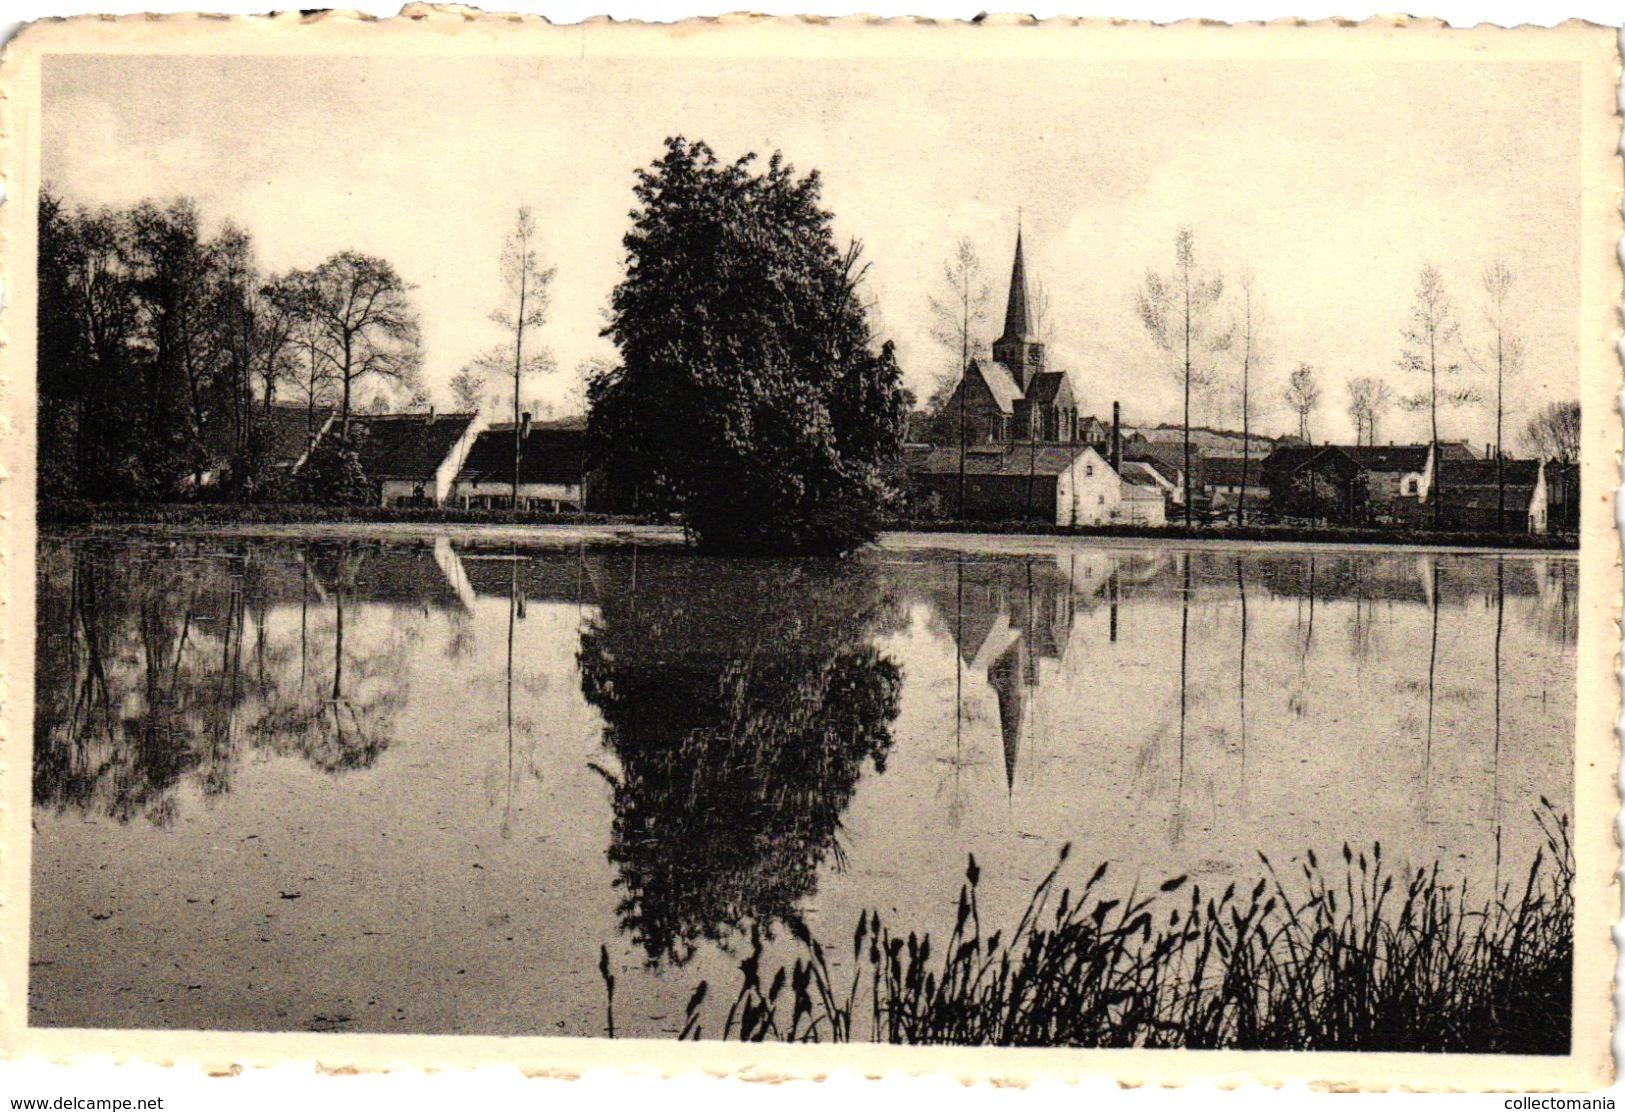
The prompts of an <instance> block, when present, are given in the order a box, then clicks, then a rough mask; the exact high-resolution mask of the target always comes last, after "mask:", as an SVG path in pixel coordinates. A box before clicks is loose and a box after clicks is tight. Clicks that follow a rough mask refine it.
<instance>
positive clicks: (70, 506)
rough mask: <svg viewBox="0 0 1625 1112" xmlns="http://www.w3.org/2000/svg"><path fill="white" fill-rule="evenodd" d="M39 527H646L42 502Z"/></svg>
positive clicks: (591, 517)
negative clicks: (349, 525) (359, 525)
mask: <svg viewBox="0 0 1625 1112" xmlns="http://www.w3.org/2000/svg"><path fill="white" fill-rule="evenodd" d="M39 523H40V524H41V525H174V526H187V527H194V528H195V527H207V526H228V525H346V524H361V525H380V524H384V525H648V524H656V523H657V522H656V521H655V519H653V518H650V517H639V516H635V515H624V514H593V513H580V512H564V513H544V512H541V511H536V510H478V509H471V510H464V509H458V508H455V507H451V506H311V505H305V504H303V503H267V504H250V503H242V502H167V503H156V502H129V503H126V502H46V503H41V504H40V507H39Z"/></svg>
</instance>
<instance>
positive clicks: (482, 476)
mask: <svg viewBox="0 0 1625 1112" xmlns="http://www.w3.org/2000/svg"><path fill="white" fill-rule="evenodd" d="M586 454H587V434H586V431H585V430H583V429H566V428H541V429H539V428H536V427H535V426H532V427H531V430H530V434H529V435H528V436H526V437H525V439H524V441H523V447H522V449H521V455H520V458H519V481H520V482H521V483H556V484H570V483H579V482H580V481H581V476H582V474H583V472H584V471H585V470H586V468H585V466H584V464H583V462H582V461H583V460H584V459H585V458H586ZM457 481H458V482H459V483H507V482H512V481H513V423H512V422H511V421H510V422H508V423H507V424H504V425H492V426H491V427H490V428H488V429H486V430H485V431H484V432H482V433H480V435H479V436H478V437H476V438H475V440H474V446H473V447H472V448H470V449H469V450H468V458H467V459H466V460H464V461H463V469H462V470H461V471H459V472H457Z"/></svg>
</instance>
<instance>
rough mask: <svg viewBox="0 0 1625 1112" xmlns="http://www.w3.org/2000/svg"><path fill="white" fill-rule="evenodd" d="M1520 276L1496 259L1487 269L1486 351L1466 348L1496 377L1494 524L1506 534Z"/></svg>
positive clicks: (1519, 354)
mask: <svg viewBox="0 0 1625 1112" xmlns="http://www.w3.org/2000/svg"><path fill="white" fill-rule="evenodd" d="M1517 280H1518V276H1517V275H1516V274H1515V273H1513V271H1512V268H1511V267H1509V266H1507V264H1506V262H1505V261H1504V260H1501V259H1497V260H1495V261H1494V262H1492V263H1490V264H1489V265H1488V266H1486V267H1485V268H1484V273H1483V275H1482V277H1481V282H1482V285H1483V288H1484V324H1485V331H1486V336H1487V347H1486V350H1485V351H1484V352H1483V353H1482V354H1481V355H1480V354H1475V353H1474V352H1473V350H1472V348H1470V347H1466V348H1465V350H1466V352H1467V358H1468V359H1470V360H1471V361H1472V363H1473V366H1475V367H1477V368H1478V369H1479V370H1480V371H1484V372H1486V373H1488V372H1490V371H1493V372H1494V373H1495V522H1496V526H1497V527H1498V528H1499V529H1501V530H1502V531H1503V532H1505V531H1506V500H1507V487H1506V467H1505V462H1504V459H1503V456H1504V453H1503V451H1502V448H1501V424H1502V421H1503V419H1504V417H1505V414H1506V380H1507V376H1508V375H1516V374H1517V373H1518V371H1519V370H1521V369H1522V368H1523V337H1521V336H1519V335H1517V334H1516V333H1514V332H1513V330H1512V322H1511V320H1510V319H1509V316H1508V309H1507V302H1508V300H1509V299H1510V298H1511V296H1512V287H1513V286H1514V285H1515V284H1516V283H1517ZM1464 347H1465V345H1464Z"/></svg>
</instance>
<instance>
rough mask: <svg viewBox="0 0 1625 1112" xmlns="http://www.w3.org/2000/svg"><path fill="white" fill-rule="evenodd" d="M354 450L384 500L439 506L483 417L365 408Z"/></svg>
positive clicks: (355, 420) (355, 422) (356, 424)
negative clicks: (382, 411)
mask: <svg viewBox="0 0 1625 1112" xmlns="http://www.w3.org/2000/svg"><path fill="white" fill-rule="evenodd" d="M350 425H351V427H352V428H356V429H359V430H360V431H361V436H360V446H359V449H358V454H359V455H360V459H361V468H362V470H363V471H365V472H366V474H367V477H368V478H369V479H371V480H372V481H373V482H374V483H377V484H378V493H379V504H380V505H384V506H444V505H446V502H447V499H448V498H449V497H450V495H451V488H452V484H453V482H454V481H455V480H456V478H457V474H458V472H459V471H461V470H462V467H463V463H464V461H465V460H466V459H467V458H468V453H469V451H470V450H471V449H472V448H473V446H474V441H475V440H476V439H477V438H478V436H479V434H480V433H481V432H482V431H483V430H484V429H485V421H484V419H483V418H481V417H480V416H479V415H478V414H474V413H441V414H436V413H435V411H434V410H432V409H431V410H429V412H427V413H388V414H366V415H363V416H353V417H351V418H350Z"/></svg>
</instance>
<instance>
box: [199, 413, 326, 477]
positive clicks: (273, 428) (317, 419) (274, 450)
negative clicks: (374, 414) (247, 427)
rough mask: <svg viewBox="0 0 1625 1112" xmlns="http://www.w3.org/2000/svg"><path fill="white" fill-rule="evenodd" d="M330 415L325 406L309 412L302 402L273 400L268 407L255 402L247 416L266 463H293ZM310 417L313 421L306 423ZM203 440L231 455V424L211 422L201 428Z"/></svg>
mask: <svg viewBox="0 0 1625 1112" xmlns="http://www.w3.org/2000/svg"><path fill="white" fill-rule="evenodd" d="M332 416H333V410H332V408H331V407H328V406H317V407H316V410H315V413H314V415H312V414H310V413H308V412H307V411H306V409H305V407H304V406H302V405H288V404H286V403H282V402H272V403H271V404H270V405H269V406H267V405H265V404H263V403H262V402H254V403H252V405H251V407H250V409H249V414H248V419H249V422H250V424H251V427H252V428H253V430H254V431H255V433H256V434H257V435H258V437H259V447H260V451H261V452H262V453H263V456H264V458H265V460H266V461H267V462H271V463H293V462H295V461H296V460H298V459H299V458H300V457H301V456H303V455H304V454H305V452H306V451H307V450H308V449H309V448H310V445H311V442H312V441H313V440H314V439H315V437H316V436H318V435H320V433H321V430H322V426H323V425H325V424H327V421H328V418H330V417H332ZM312 420H313V422H314V423H309V422H311V421H312ZM203 440H204V443H205V444H207V445H208V447H209V450H210V451H211V452H213V453H215V454H216V455H218V456H221V457H226V456H229V455H231V453H232V451H233V448H234V447H235V445H234V443H233V434H232V429H231V426H230V425H229V423H228V422H226V421H215V422H211V423H210V424H209V425H208V426H207V427H206V428H205V430H204V435H203Z"/></svg>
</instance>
